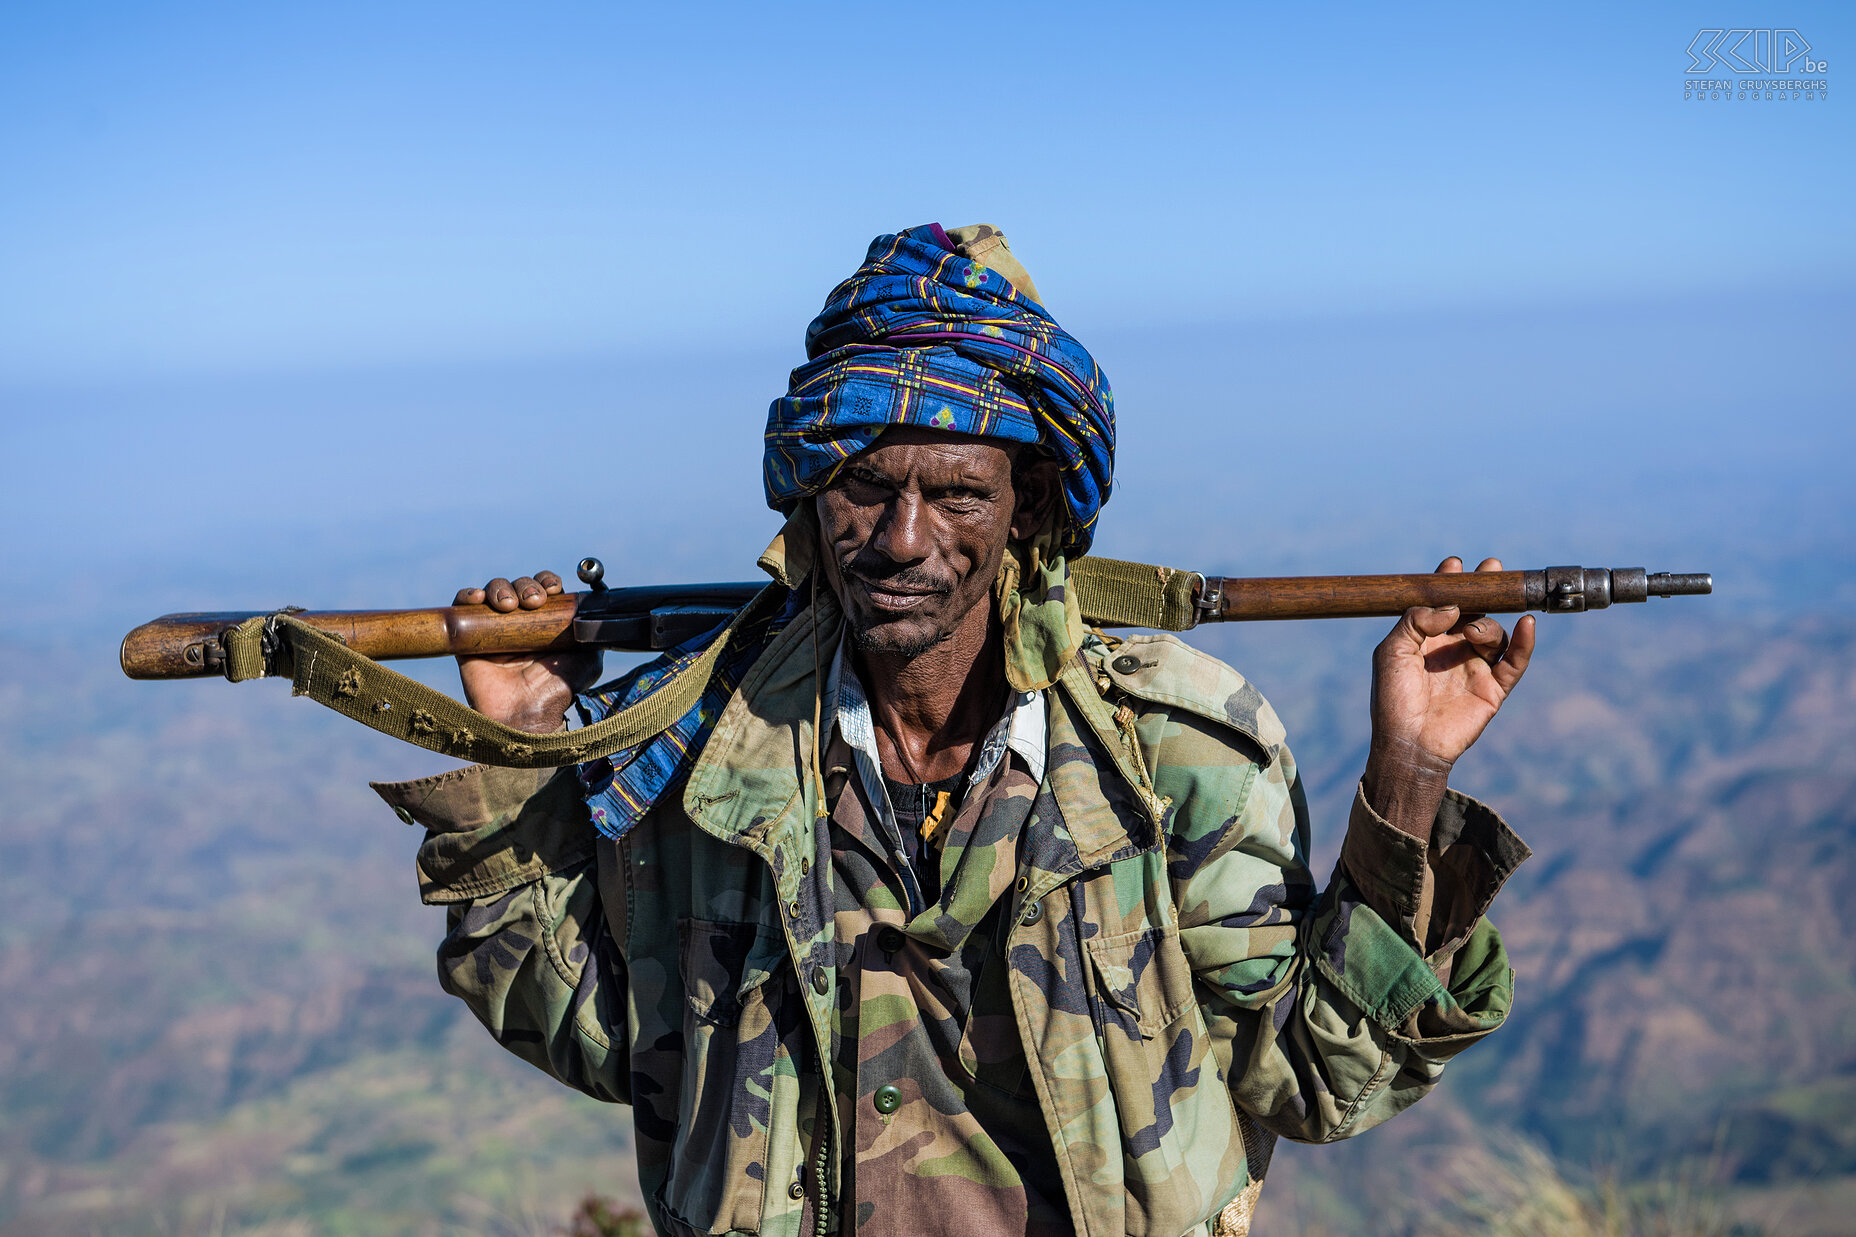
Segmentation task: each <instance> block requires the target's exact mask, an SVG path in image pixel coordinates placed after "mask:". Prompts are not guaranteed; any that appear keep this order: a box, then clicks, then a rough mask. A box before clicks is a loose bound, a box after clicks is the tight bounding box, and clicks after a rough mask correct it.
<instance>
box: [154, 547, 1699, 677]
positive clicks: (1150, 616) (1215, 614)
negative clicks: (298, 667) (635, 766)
mask: <svg viewBox="0 0 1856 1237" xmlns="http://www.w3.org/2000/svg"><path fill="white" fill-rule="evenodd" d="M1071 570H1072V579H1073V581H1074V583H1075V586H1076V588H1077V591H1078V600H1079V602H1080V604H1081V606H1082V611H1083V618H1084V621H1085V622H1087V623H1088V624H1090V625H1091V626H1099V627H1129V626H1143V627H1161V628H1165V629H1167V630H1173V631H1184V630H1189V629H1190V628H1193V627H1196V626H1198V625H1199V624H1201V623H1235V622H1252V621H1257V620H1286V619H1316V618H1372V617H1375V616H1392V615H1398V614H1403V613H1404V612H1405V611H1406V610H1408V609H1410V608H1411V607H1412V606H1457V607H1460V608H1461V609H1462V610H1463V612H1464V613H1467V614H1516V613H1520V612H1522V611H1528V610H1540V611H1545V612H1547V613H1558V614H1577V613H1582V612H1584V611H1587V610H1602V609H1604V608H1606V607H1607V606H1611V605H1614V604H1617V603H1621V602H1636V601H1645V600H1648V599H1649V598H1651V597H1679V596H1694V595H1698V594H1705V593H1710V592H1712V591H1713V589H1714V577H1713V576H1712V575H1710V574H1709V573H1707V572H1694V573H1687V574H1681V573H1669V572H1661V571H1656V572H1651V571H1645V570H1644V569H1643V568H1641V567H1615V568H1611V569H1609V570H1607V569H1605V568H1602V567H1548V568H1546V569H1545V570H1541V571H1469V572H1462V573H1451V574H1433V575H1387V576H1275V577H1255V578H1249V579H1241V578H1232V577H1224V576H1204V575H1199V574H1198V573H1196V572H1176V571H1169V570H1167V569H1164V568H1155V567H1148V566H1144V565H1142V564H1139V563H1122V562H1118V561H1116V560H1113V559H1098V558H1082V559H1078V560H1077V561H1076V562H1075V563H1074V564H1072V566H1071ZM579 575H580V579H581V581H582V582H583V583H585V584H586V585H587V587H588V591H586V592H584V593H562V594H559V595H556V596H554V597H550V598H548V600H547V601H546V602H545V603H544V604H542V605H541V606H540V607H538V608H536V609H533V610H515V611H511V612H509V613H502V612H499V611H496V610H492V609H491V608H490V607H489V606H487V605H468V606H434V607H432V608H429V609H423V610H320V611H310V610H302V611H294V610H293V611H281V612H279V613H284V614H288V616H289V617H290V618H292V619H294V620H295V621H296V622H297V623H300V624H304V625H307V626H309V627H313V628H316V629H318V630H320V631H322V632H325V633H327V634H328V635H331V636H334V637H335V638H336V639H338V640H339V641H340V642H341V643H342V644H343V645H345V646H346V647H347V648H348V649H349V650H351V651H352V652H354V653H358V654H361V655H362V656H364V657H368V658H371V659H373V660H375V661H393V660H398V659H403V658H418V657H443V656H447V655H450V654H470V653H539V652H547V651H559V650H564V649H570V648H575V647H593V648H602V649H621V650H629V651H651V650H660V649H670V648H675V647H676V646H678V645H680V644H683V643H685V642H687V641H689V640H691V639H693V638H695V637H698V636H701V635H702V634H703V633H705V632H708V631H713V630H715V629H716V628H719V627H720V626H722V624H724V623H725V622H727V621H728V619H729V618H730V617H731V616H732V615H734V614H735V613H736V612H738V611H740V610H741V609H742V608H743V607H744V606H746V605H747V604H748V603H749V602H750V601H751V600H753V598H754V596H755V595H756V594H757V593H759V592H760V591H761V589H762V587H763V586H762V585H761V584H755V583H751V582H749V583H731V584H662V585H650V586H645V587H635V588H609V587H607V586H606V584H605V580H604V576H605V568H604V567H603V566H602V565H601V564H600V561H599V560H598V559H596V558H587V559H582V560H581V561H580V568H579ZM1141 583H1145V584H1147V585H1148V589H1147V590H1146V591H1147V592H1148V593H1149V594H1151V596H1150V597H1148V598H1141V599H1136V598H1132V597H1131V596H1130V594H1131V593H1133V592H1139V591H1140V588H1139V585H1140V584H1141ZM1169 592H1170V593H1172V594H1181V596H1179V597H1178V598H1177V600H1178V601H1180V602H1183V603H1184V604H1170V601H1169V598H1167V597H1166V596H1165V594H1167V593H1169ZM1131 603H1132V604H1131ZM266 617H267V612H263V611H254V612H243V613H241V612H227V613H212V614H167V615H163V616H162V617H160V618H158V619H155V620H154V621H153V622H149V623H144V624H143V625H142V626H140V627H137V628H136V629H135V630H134V631H132V632H130V633H129V634H128V636H127V637H125V638H124V639H123V642H122V668H123V673H125V674H127V675H128V676H129V677H130V678H132V679H187V678H199V677H202V676H206V675H229V674H230V671H229V665H230V658H229V651H230V647H231V646H230V643H229V641H230V640H231V639H232V633H233V632H234V631H236V630H238V629H239V628H240V625H241V624H249V623H250V622H251V621H252V620H254V619H264V618H266ZM1182 618H1183V619H1184V621H1183V622H1181V621H1179V620H1180V619H1182ZM273 669H274V667H271V666H267V667H265V671H264V672H265V673H270V672H271V671H272V670H273ZM238 677H256V676H250V675H239V676H238Z"/></svg>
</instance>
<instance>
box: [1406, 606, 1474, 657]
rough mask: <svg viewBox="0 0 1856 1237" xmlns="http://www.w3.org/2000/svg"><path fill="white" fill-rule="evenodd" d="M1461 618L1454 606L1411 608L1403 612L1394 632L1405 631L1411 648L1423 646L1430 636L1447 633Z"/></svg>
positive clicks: (1459, 612) (1460, 613)
mask: <svg viewBox="0 0 1856 1237" xmlns="http://www.w3.org/2000/svg"><path fill="white" fill-rule="evenodd" d="M1462 617H1463V615H1462V612H1461V611H1460V610H1458V609H1457V607H1455V606H1413V607H1412V608H1411V609H1409V610H1407V611H1405V617H1404V618H1402V619H1400V620H1399V627H1398V628H1397V629H1394V630H1395V631H1396V630H1400V629H1402V630H1405V631H1406V632H1407V633H1408V641H1409V643H1410V644H1411V645H1412V646H1413V647H1418V646H1421V645H1423V643H1424V642H1425V640H1427V639H1429V638H1430V637H1432V636H1441V635H1444V634H1445V633H1447V632H1448V631H1449V630H1450V629H1451V628H1452V627H1454V626H1456V624H1457V622H1458V621H1459V620H1460V619H1461V618H1462Z"/></svg>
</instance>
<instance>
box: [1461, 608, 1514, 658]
mask: <svg viewBox="0 0 1856 1237" xmlns="http://www.w3.org/2000/svg"><path fill="white" fill-rule="evenodd" d="M1462 635H1463V638H1464V639H1465V640H1467V641H1469V646H1470V647H1471V648H1473V649H1475V650H1476V653H1477V655H1478V656H1480V657H1481V658H1482V659H1483V660H1484V661H1486V662H1488V663H1489V664H1490V665H1494V664H1495V663H1496V662H1498V661H1500V660H1501V659H1502V654H1503V653H1505V652H1506V651H1507V649H1508V633H1507V631H1505V630H1504V629H1503V628H1502V625H1501V624H1500V623H1498V622H1496V621H1495V620H1494V619H1492V618H1489V617H1487V616H1486V615H1480V614H1478V615H1477V616H1476V617H1475V618H1473V619H1471V620H1470V621H1469V622H1467V623H1464V624H1463V625H1462Z"/></svg>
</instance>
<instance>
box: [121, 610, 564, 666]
mask: <svg viewBox="0 0 1856 1237" xmlns="http://www.w3.org/2000/svg"><path fill="white" fill-rule="evenodd" d="M584 596H585V594H583V593H562V594H558V595H556V596H554V597H550V598H548V600H547V601H546V602H544V603H543V604H542V605H540V606H538V607H536V608H535V609H533V610H514V611H510V612H509V613H503V612H501V611H497V610H492V609H491V608H490V607H489V606H484V605H476V606H436V607H432V608H429V609H424V610H320V611H317V610H306V611H301V612H298V613H294V614H293V615H292V616H291V617H293V618H295V619H297V620H298V621H300V622H304V623H308V624H309V625H310V626H312V627H316V628H318V629H320V630H322V631H325V632H328V633H329V634H330V635H332V636H335V637H336V638H338V639H339V640H341V641H342V642H343V643H344V644H346V645H347V646H348V647H349V648H351V649H353V650H354V651H355V652H357V653H362V654H364V655H366V656H368V657H371V658H373V659H374V660H375V661H400V660H406V659H409V658H418V657H444V656H447V655H457V654H472V653H542V652H550V651H555V650H559V649H566V648H572V647H574V643H575V642H574V638H573V620H574V614H575V612H576V611H577V610H578V609H579V606H580V599H581V598H582V597H584ZM267 613H269V611H265V610H246V611H222V612H213V613H201V614H164V615H162V616H161V617H160V618H158V619H155V620H153V621H151V622H147V623H143V624H142V625H141V626H140V627H137V628H136V629H135V630H134V631H131V632H130V633H129V634H128V635H126V636H124V637H123V641H122V648H121V651H120V654H119V656H120V658H121V661H122V672H123V673H124V674H126V675H128V676H129V677H130V678H132V679H197V678H206V677H209V676H213V675H219V674H223V673H224V661H223V656H222V655H223V647H222V646H221V644H220V635H221V634H222V633H223V632H224V631H226V629H227V628H230V627H234V626H236V625H237V624H239V623H241V622H244V621H245V620H246V619H250V618H256V617H259V616H261V615H264V614H267Z"/></svg>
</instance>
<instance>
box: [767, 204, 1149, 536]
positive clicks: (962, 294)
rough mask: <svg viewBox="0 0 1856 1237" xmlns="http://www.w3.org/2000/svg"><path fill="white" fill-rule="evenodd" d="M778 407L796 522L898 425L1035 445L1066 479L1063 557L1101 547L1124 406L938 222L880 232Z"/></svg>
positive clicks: (1079, 349)
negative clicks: (807, 502)
mask: <svg viewBox="0 0 1856 1237" xmlns="http://www.w3.org/2000/svg"><path fill="white" fill-rule="evenodd" d="M806 356H807V357H808V358H810V359H809V360H808V362H807V363H806V364H804V365H801V366H800V367H799V368H798V369H795V370H794V371H793V373H792V379H791V381H790V383H789V384H788V386H787V393H786V394H785V395H784V396H782V397H781V398H779V399H776V400H774V401H773V406H772V407H771V408H769V409H768V411H767V438H766V444H767V445H766V454H765V456H764V457H763V468H764V471H765V474H766V482H767V505H768V506H770V507H773V508H774V509H775V510H778V511H782V512H790V511H791V510H792V509H793V507H794V506H795V505H796V504H797V503H798V502H799V501H800V500H801V499H804V498H808V497H810V496H811V495H813V494H816V493H818V492H819V491H820V490H822V489H824V488H825V487H826V486H828V485H830V484H831V480H832V478H833V477H834V476H835V475H836V473H837V470H838V466H839V465H840V464H842V463H843V462H844V461H845V460H847V459H849V458H850V457H851V456H853V455H856V454H857V453H858V452H859V451H862V450H864V449H865V448H866V447H868V446H870V445H871V444H872V443H874V442H875V441H876V439H877V436H878V435H879V434H881V433H882V432H883V429H884V428H885V427H886V426H890V425H916V426H921V427H923V428H925V429H940V430H949V431H952V432H954V433H959V434H972V435H975V436H977V437H981V438H996V439H999V440H1001V441H1004V442H1022V443H1029V444H1034V445H1036V446H1037V448H1038V449H1039V450H1040V451H1042V452H1044V453H1045V454H1047V455H1050V456H1051V457H1052V458H1054V459H1055V460H1056V461H1057V463H1058V465H1059V466H1060V467H1061V469H1062V472H1063V493H1064V499H1065V503H1066V506H1067V507H1068V510H1069V515H1070V518H1069V520H1068V522H1067V524H1066V526H1065V529H1064V534H1063V538H1062V545H1061V548H1062V550H1063V551H1064V552H1065V553H1066V554H1068V555H1070V556H1072V557H1074V556H1076V555H1080V554H1082V553H1084V552H1085V551H1086V550H1088V548H1089V543H1090V541H1091V540H1092V539H1093V538H1094V536H1095V523H1096V515H1097V513H1098V512H1100V511H1101V509H1102V504H1103V503H1105V502H1107V501H1108V494H1109V482H1110V477H1111V474H1112V473H1113V471H1114V467H1115V404H1114V397H1113V396H1112V395H1111V394H1110V393H1109V387H1108V379H1107V378H1105V377H1104V376H1103V374H1102V371H1101V370H1100V369H1099V368H1097V366H1096V363H1095V361H1094V360H1093V359H1092V358H1091V357H1090V355H1089V353H1088V352H1087V351H1085V350H1084V348H1083V346H1082V345H1081V344H1079V343H1077V342H1076V340H1074V339H1072V338H1071V337H1070V335H1069V334H1068V333H1067V332H1066V331H1065V330H1064V329H1063V328H1062V327H1060V326H1058V325H1057V323H1056V321H1055V320H1054V319H1053V318H1052V317H1051V316H1050V314H1049V312H1047V311H1046V310H1045V308H1044V306H1043V305H1041V304H1039V303H1038V301H1037V300H1036V299H1035V298H1034V297H1033V296H1031V295H1028V294H1027V293H1026V292H1025V290H1023V289H1021V288H1019V287H1016V286H1014V285H1013V284H1012V282H1011V281H1010V280H1008V279H1007V278H1006V277H1005V276H1004V275H1002V274H1000V273H999V272H998V271H996V270H994V269H992V268H990V267H988V266H986V265H985V264H984V263H983V262H982V261H979V260H975V259H972V258H967V257H964V256H962V255H961V254H960V253H959V252H958V251H957V250H956V248H955V246H954V244H953V242H952V241H951V240H950V239H949V237H948V235H947V233H946V232H945V231H943V230H942V228H941V225H939V224H928V225H926V226H923V227H919V228H910V229H909V230H908V231H906V232H902V233H899V234H897V235H894V236H879V237H877V238H876V239H875V240H873V241H871V242H870V251H869V253H867V254H866V255H865V256H864V262H863V265H862V266H860V267H858V268H857V271H856V273H855V274H853V275H852V276H851V277H850V278H849V279H847V280H845V281H844V282H843V283H841V284H839V285H838V286H837V287H836V288H835V289H833V291H832V293H831V296H830V298H829V299H827V300H826V302H825V308H824V309H823V310H821V311H820V312H819V315H818V317H816V318H814V319H813V320H812V325H811V326H809V327H807V328H806Z"/></svg>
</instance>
